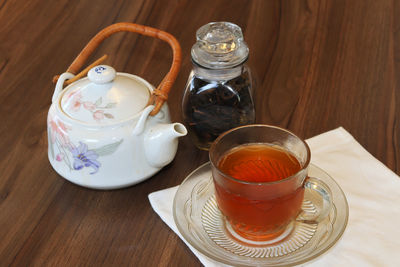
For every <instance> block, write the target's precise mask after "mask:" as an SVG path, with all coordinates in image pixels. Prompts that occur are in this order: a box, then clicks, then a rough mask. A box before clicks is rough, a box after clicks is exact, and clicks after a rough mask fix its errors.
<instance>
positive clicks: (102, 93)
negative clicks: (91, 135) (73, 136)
mask: <svg viewBox="0 0 400 267" xmlns="http://www.w3.org/2000/svg"><path fill="white" fill-rule="evenodd" d="M151 90H153V86H152V85H151V84H149V83H148V82H146V81H145V80H144V79H142V78H140V77H138V76H135V75H131V74H127V73H120V72H116V71H115V70H114V68H112V67H110V66H106V65H99V66H96V67H94V68H92V69H91V70H90V71H89V72H88V75H87V77H86V78H83V79H80V80H78V81H76V82H74V83H72V84H70V85H69V86H68V87H66V88H65V90H64V91H63V94H62V96H61V100H60V102H59V104H60V108H61V110H62V111H63V112H64V113H65V114H67V115H68V116H69V117H71V118H72V119H74V120H77V121H79V122H83V123H89V124H93V125H109V124H114V123H118V122H121V121H125V120H129V119H130V118H132V117H134V116H135V115H136V114H138V113H139V112H141V111H142V110H143V109H144V108H145V107H146V105H147V103H148V101H149V99H150V94H151Z"/></svg>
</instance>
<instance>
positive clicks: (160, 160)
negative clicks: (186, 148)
mask: <svg viewBox="0 0 400 267" xmlns="http://www.w3.org/2000/svg"><path fill="white" fill-rule="evenodd" d="M186 134H187V130H186V128H185V126H184V125H183V124H181V123H172V124H157V125H155V126H153V127H151V128H150V129H149V130H148V131H147V132H146V134H145V136H144V150H145V154H146V158H147V161H148V162H149V164H150V165H151V166H153V167H155V168H162V167H164V166H165V165H167V164H168V163H170V162H171V161H172V160H173V159H174V157H175V154H176V151H177V149H178V138H179V137H181V136H185V135H186Z"/></svg>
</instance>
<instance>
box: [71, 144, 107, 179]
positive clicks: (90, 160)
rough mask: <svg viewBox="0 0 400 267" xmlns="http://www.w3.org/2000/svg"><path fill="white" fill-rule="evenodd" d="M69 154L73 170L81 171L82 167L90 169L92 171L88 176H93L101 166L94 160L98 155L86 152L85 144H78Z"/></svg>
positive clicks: (89, 151)
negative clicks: (72, 158)
mask: <svg viewBox="0 0 400 267" xmlns="http://www.w3.org/2000/svg"><path fill="white" fill-rule="evenodd" d="M71 152H72V156H73V157H74V164H73V167H74V169H75V170H81V169H83V167H92V168H93V170H94V171H93V172H91V173H90V174H95V173H97V172H98V171H99V167H100V166H101V164H100V162H98V161H97V160H96V159H97V158H98V157H99V155H97V153H96V152H94V151H93V150H88V147H87V145H86V144H84V143H82V142H79V146H78V147H73V148H72V149H71Z"/></svg>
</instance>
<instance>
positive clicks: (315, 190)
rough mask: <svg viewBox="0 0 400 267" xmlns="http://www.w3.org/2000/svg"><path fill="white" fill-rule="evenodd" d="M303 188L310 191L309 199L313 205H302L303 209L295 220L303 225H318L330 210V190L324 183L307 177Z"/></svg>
mask: <svg viewBox="0 0 400 267" xmlns="http://www.w3.org/2000/svg"><path fill="white" fill-rule="evenodd" d="M303 186H304V188H305V189H310V190H311V194H310V198H312V202H313V204H314V205H309V204H308V203H304V205H305V207H303V210H302V211H301V212H300V214H299V216H298V217H297V219H296V220H297V221H300V222H304V223H319V222H321V221H322V220H324V219H325V218H326V217H327V216H328V215H329V212H330V210H331V208H332V193H331V190H330V189H329V187H328V185H327V184H326V183H324V182H323V181H321V180H320V179H318V178H314V177H307V178H306V179H305V181H304V184H303Z"/></svg>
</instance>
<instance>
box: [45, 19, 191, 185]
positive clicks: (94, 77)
mask: <svg viewBox="0 0 400 267" xmlns="http://www.w3.org/2000/svg"><path fill="white" fill-rule="evenodd" d="M121 31H128V32H135V33H139V34H142V35H146V36H151V37H155V38H159V39H161V40H163V41H166V42H167V43H168V44H169V45H170V46H171V48H172V51H173V62H172V65H171V67H170V70H169V72H168V73H167V75H166V76H165V77H164V79H163V80H162V82H161V84H160V85H159V87H158V88H155V87H153V86H152V85H151V84H150V83H148V82H147V81H146V80H144V79H143V78H141V77H138V76H136V75H133V74H128V73H122V72H116V71H115V70H114V68H112V67H110V66H107V65H102V64H98V63H99V62H100V63H101V61H102V59H101V60H98V61H97V62H95V63H94V64H92V65H90V66H89V67H87V68H86V69H85V70H83V71H82V72H81V73H79V74H76V73H77V72H78V70H79V69H81V67H82V66H83V64H84V63H85V61H86V60H87V58H88V57H89V56H90V54H91V53H92V52H93V51H94V50H95V49H96V48H97V47H98V46H99V45H100V43H101V42H102V41H103V40H105V39H106V38H108V37H109V36H110V35H112V34H114V33H116V32H121ZM180 62H181V49H180V45H179V43H178V41H177V40H176V39H175V38H174V37H173V36H172V35H171V34H169V33H166V32H163V31H160V30H158V29H154V28H151V27H147V26H143V25H138V24H133V23H117V24H113V25H111V26H108V27H106V28H104V29H103V30H101V31H100V32H99V33H98V34H97V35H95V36H94V37H93V38H92V39H91V40H90V41H89V43H88V44H87V45H86V47H85V48H84V49H83V50H82V52H81V53H80V54H79V55H78V57H77V58H76V59H75V60H74V61H73V63H72V64H71V66H70V67H69V68H68V70H67V71H66V72H65V73H63V74H61V75H60V76H59V77H57V78H56V79H55V80H56V86H55V90H54V94H53V98H52V104H51V106H50V109H49V112H48V118H47V129H48V139H49V140H48V157H49V161H50V164H51V165H52V167H53V168H54V170H55V171H56V172H57V173H58V174H60V175H61V176H62V177H64V178H65V179H67V180H69V181H70V182H72V183H75V184H78V185H80V186H84V187H88V188H94V189H116V188H122V187H127V186H131V185H134V184H136V183H139V182H141V181H143V180H145V179H147V178H149V177H151V176H153V175H154V174H155V173H157V172H158V171H160V170H161V169H162V168H163V167H164V166H166V165H167V164H169V163H170V162H171V161H172V160H173V159H174V157H175V154H176V151H177V148H178V137H181V136H184V135H186V134H187V130H186V128H185V126H184V125H182V124H181V123H171V119H170V114H169V110H168V105H167V104H166V102H165V100H166V99H167V97H168V93H169V90H170V88H171V86H172V84H173V83H174V81H175V79H176V76H177V74H178V71H179V68H180ZM86 73H87V77H83V76H85V75H86ZM67 84H68V85H67ZM65 85H67V86H65ZM64 86H65V88H64Z"/></svg>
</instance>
